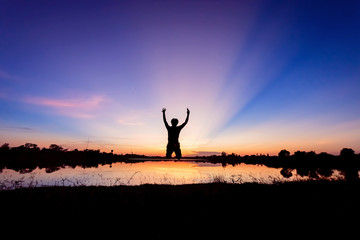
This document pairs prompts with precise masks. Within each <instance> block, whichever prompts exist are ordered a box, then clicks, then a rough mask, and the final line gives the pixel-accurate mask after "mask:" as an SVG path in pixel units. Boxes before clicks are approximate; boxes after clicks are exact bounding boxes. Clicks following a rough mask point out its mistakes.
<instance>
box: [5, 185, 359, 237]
mask: <svg viewBox="0 0 360 240" xmlns="http://www.w3.org/2000/svg"><path fill="white" fill-rule="evenodd" d="M359 186H360V183H359V182H358V181H356V182H345V181H306V182H288V183H280V184H273V185H267V184H256V183H249V184H224V183H210V184H192V185H178V186H173V185H141V186H116V187H44V188H25V189H16V190H10V191H1V192H0V202H1V206H2V219H3V220H4V222H3V227H4V226H5V227H10V228H15V229H30V230H31V231H34V230H35V229H53V231H55V230H56V232H57V233H59V234H60V233H64V232H67V231H69V232H72V234H75V232H76V233H81V234H82V236H84V235H92V234H93V233H95V232H97V233H99V232H100V233H101V234H119V236H131V237H133V238H143V237H146V238H148V237H151V238H152V239H156V238H158V239H184V238H187V239H188V237H190V236H191V237H194V238H201V239H204V237H210V238H212V237H214V236H217V237H219V238H220V237H224V236H230V235H231V236H234V235H236V236H242V235H243V234H245V233H246V234H252V236H255V237H256V236H264V235H274V236H278V235H282V234H284V231H290V232H292V233H293V234H296V236H301V235H302V234H304V237H305V235H306V234H307V233H309V234H310V233H311V234H312V236H314V234H319V236H323V235H324V234H330V235H333V234H335V232H336V233H337V234H348V233H349V234H350V233H352V232H353V231H356V230H357V228H358V227H357V226H356V225H358V223H359V220H358V218H359V214H360V191H359V190H360V188H359ZM4 224H5V225H4ZM4 229H5V228H4ZM50 231H51V230H50ZM120 239H121V238H120Z"/></svg>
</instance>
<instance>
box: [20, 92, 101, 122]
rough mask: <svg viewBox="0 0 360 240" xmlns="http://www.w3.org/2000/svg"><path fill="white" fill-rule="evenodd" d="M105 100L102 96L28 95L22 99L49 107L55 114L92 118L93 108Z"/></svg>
mask: <svg viewBox="0 0 360 240" xmlns="http://www.w3.org/2000/svg"><path fill="white" fill-rule="evenodd" d="M105 101H106V100H105V98H104V97H103V96H92V97H90V98H72V99H60V98H47V97H28V98H25V99H24V102H26V103H29V104H34V105H40V106H45V107H49V108H51V109H53V110H54V111H55V112H56V113H57V114H60V115H65V116H69V117H73V118H94V117H95V114H94V110H97V109H98V108H99V107H100V105H101V103H103V102H105Z"/></svg>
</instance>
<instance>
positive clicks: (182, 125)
mask: <svg viewBox="0 0 360 240" xmlns="http://www.w3.org/2000/svg"><path fill="white" fill-rule="evenodd" d="M186 113H187V116H186V119H185V122H184V123H183V124H181V125H180V127H181V128H183V127H185V125H186V124H187V123H188V121H189V115H190V110H189V109H188V108H187V109H186Z"/></svg>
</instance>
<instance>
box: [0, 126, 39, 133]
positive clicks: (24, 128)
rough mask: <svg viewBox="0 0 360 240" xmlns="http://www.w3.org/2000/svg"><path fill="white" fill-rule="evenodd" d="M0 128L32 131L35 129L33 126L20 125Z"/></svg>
mask: <svg viewBox="0 0 360 240" xmlns="http://www.w3.org/2000/svg"><path fill="white" fill-rule="evenodd" d="M1 129H5V130H10V131H20V132H34V131H36V130H35V129H33V128H29V127H22V126H5V127H1Z"/></svg>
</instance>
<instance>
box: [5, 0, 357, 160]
mask: <svg viewBox="0 0 360 240" xmlns="http://www.w3.org/2000/svg"><path fill="white" fill-rule="evenodd" d="M163 107H166V108H167V112H166V113H167V118H168V120H169V121H170V120H171V118H174V117H176V118H178V119H179V122H180V124H181V123H182V122H183V121H184V120H185V118H186V108H189V109H190V111H191V113H190V120H189V123H188V125H187V126H186V127H185V128H184V129H183V130H182V132H181V135H180V143H181V147H182V151H183V155H192V154H199V155H203V154H212V153H219V152H222V151H225V152H228V153H232V152H234V153H237V154H240V155H245V154H256V153H259V154H260V153H262V154H267V153H268V154H270V155H276V154H277V153H278V152H279V151H280V150H281V149H284V148H285V149H287V150H289V151H290V152H291V153H293V152H294V151H296V150H304V151H311V150H313V151H316V152H317V153H320V152H328V153H332V154H339V152H340V150H341V149H342V148H343V147H349V148H353V149H354V150H355V152H357V153H359V152H360V1H347V0H339V1H330V0H324V1H319V0H313V1H310V0H308V1H307V0H304V1H295V0H294V1H289V0H284V1H281V0H276V1H275V0H274V1H270V0H269V1H266V0H264V1H258V0H248V1H245V0H241V1H236V0H234V1H230V0H229V1H220V0H219V1H211V0H209V1H197V0H192V1H186V0H182V1H171V0H170V1H148V0H144V1H115V0H114V1H109V0H97V1H93V0H87V1H85V0H84V1H79V0H76V1H70V0H53V1H46V0H42V1H40V0H32V1H27V0H23V1H20V0H0V145H2V144H3V143H5V142H7V143H10V146H18V145H21V144H24V143H27V142H30V143H36V144H38V145H39V146H41V147H48V146H49V145H50V144H52V143H55V144H58V145H61V146H62V147H64V148H67V149H75V148H78V149H85V148H91V149H100V150H102V151H110V150H111V149H113V150H114V152H115V153H130V152H133V153H137V154H147V155H162V156H163V155H165V149H166V143H167V132H166V128H165V126H164V124H163V122H162V113H161V109H162V108H163Z"/></svg>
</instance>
